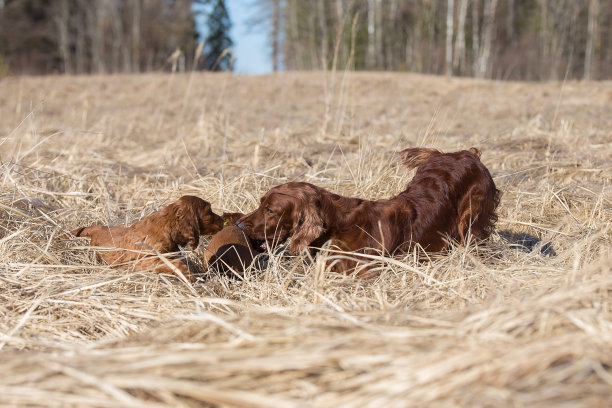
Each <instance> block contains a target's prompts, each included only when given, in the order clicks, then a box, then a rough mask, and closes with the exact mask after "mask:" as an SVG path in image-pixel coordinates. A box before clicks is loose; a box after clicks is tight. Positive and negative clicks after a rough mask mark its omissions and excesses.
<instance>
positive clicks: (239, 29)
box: [198, 0, 272, 74]
mask: <svg viewBox="0 0 612 408" xmlns="http://www.w3.org/2000/svg"><path fill="white" fill-rule="evenodd" d="M255 3H256V2H255V1H254V0H225V5H226V7H227V9H228V13H229V16H230V19H231V20H232V24H233V25H232V30H231V31H230V35H231V37H232V40H234V55H235V56H236V65H235V66H234V72H236V73H238V74H266V73H269V72H272V61H271V58H270V46H269V44H268V40H267V33H266V31H265V25H256V26H253V24H251V22H250V19H252V18H253V16H256V14H257V5H256V4H255ZM198 20H200V21H198V24H199V25H201V24H203V23H205V19H198ZM202 20H204V21H202Z"/></svg>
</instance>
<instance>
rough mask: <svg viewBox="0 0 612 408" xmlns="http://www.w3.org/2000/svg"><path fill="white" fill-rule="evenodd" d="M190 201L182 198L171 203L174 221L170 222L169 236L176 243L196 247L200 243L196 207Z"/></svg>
mask: <svg viewBox="0 0 612 408" xmlns="http://www.w3.org/2000/svg"><path fill="white" fill-rule="evenodd" d="M191 204H192V203H191V202H189V201H187V202H184V201H182V200H179V201H177V202H176V203H174V204H172V207H173V208H172V209H173V213H174V214H173V216H174V222H171V228H170V238H171V239H172V241H174V242H175V243H177V244H178V245H181V246H185V245H187V244H189V245H190V246H191V249H196V247H197V246H198V244H199V243H200V226H199V219H198V216H197V214H196V208H194V206H193V205H191Z"/></svg>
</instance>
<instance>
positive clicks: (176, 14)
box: [0, 0, 612, 81]
mask: <svg viewBox="0 0 612 408" xmlns="http://www.w3.org/2000/svg"><path fill="white" fill-rule="evenodd" d="M199 7H200V8H199ZM243 7H246V8H248V12H249V13H251V14H252V21H253V27H252V30H262V31H265V32H266V34H267V35H268V39H269V50H268V51H269V58H270V60H271V62H272V66H273V70H274V71H280V70H285V71H293V70H323V69H349V70H370V71H409V72H419V73H428V74H440V75H454V76H473V77H477V78H492V79H512V80H531V81H534V80H535V81H537V80H561V79H568V78H571V79H609V78H610V77H611V73H612V29H610V27H611V26H612V0H584V1H583V0H307V1H304V0H251V1H245V2H244V6H243ZM218 9H221V11H222V16H221V17H220V18H219V14H215V13H216V12H215V11H214V10H218ZM202 10H207V11H202ZM223 12H224V13H225V15H224V16H223ZM198 13H208V16H207V17H206V21H207V26H208V29H209V31H210V30H213V29H214V30H216V35H217V39H218V41H219V42H218V45H217V46H216V47H213V48H215V50H214V52H213V51H211V50H210V49H209V50H208V51H207V49H206V48H205V49H204V50H202V49H198V43H199V42H201V41H202V40H207V39H208V38H201V36H199V35H198V30H197V27H196V23H195V15H196V14H198ZM230 27H231V16H229V15H227V10H226V8H225V2H224V1H223V0H197V1H192V0H125V1H123V0H103V1H96V2H90V1H85V0H56V1H52V0H3V1H0V73H1V72H5V73H9V72H10V73H14V74H20V73H26V74H48V73H65V74H84V73H116V72H150V71H168V70H172V69H174V70H179V71H180V70H189V69H193V68H195V69H215V70H218V69H220V68H221V69H230V70H231V68H232V64H231V63H230V61H231V55H229V49H230V48H231V46H232V41H231V39H230V36H229V28H230ZM220 39H221V40H220ZM204 43H205V45H206V46H207V47H210V46H211V45H210V43H209V42H207V41H204ZM223 47H225V49H223ZM224 51H225V54H223V52H224ZM201 56H203V57H204V58H202V59H201V61H199V62H198V61H196V62H198V63H197V64H194V58H195V57H197V59H198V60H200V57H201ZM219 57H222V58H224V59H225V60H226V61H225V63H224V64H216V59H218V58H219Z"/></svg>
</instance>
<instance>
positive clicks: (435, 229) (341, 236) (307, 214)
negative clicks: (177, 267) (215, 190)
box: [236, 148, 500, 272]
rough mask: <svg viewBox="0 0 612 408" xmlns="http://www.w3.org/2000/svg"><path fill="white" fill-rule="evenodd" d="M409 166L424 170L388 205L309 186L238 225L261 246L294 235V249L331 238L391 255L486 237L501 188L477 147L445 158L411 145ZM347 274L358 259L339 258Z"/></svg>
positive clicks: (279, 192) (268, 202)
mask: <svg viewBox="0 0 612 408" xmlns="http://www.w3.org/2000/svg"><path fill="white" fill-rule="evenodd" d="M400 155H401V157H402V159H403V162H404V164H405V165H406V166H408V167H409V168H413V167H418V169H417V172H416V174H415V176H414V178H413V179H412V181H411V182H410V183H408V185H407V186H406V189H405V190H404V191H403V192H402V193H400V194H398V195H397V196H395V197H392V198H390V199H388V200H376V201H369V200H363V199H360V198H349V197H342V196H339V195H337V194H333V193H330V192H329V191H327V190H325V189H323V188H320V187H317V186H315V185H312V184H308V183H299V182H292V183H287V184H282V185H280V186H277V187H274V188H272V189H271V190H270V191H268V192H267V193H266V194H265V195H264V196H263V197H262V198H261V203H260V205H259V208H257V209H256V210H255V211H253V212H252V213H250V214H247V215H245V216H244V217H242V218H241V219H240V220H238V221H237V223H236V224H237V225H238V226H239V227H240V228H242V229H243V231H244V232H245V233H246V235H247V236H248V237H249V238H251V239H252V240H254V241H259V242H262V243H263V246H264V247H265V246H273V245H275V244H279V243H282V242H284V241H285V240H286V239H287V238H289V237H291V245H290V250H291V251H299V250H302V249H304V248H306V247H307V246H310V247H313V248H315V249H316V248H320V247H321V246H322V245H323V244H324V243H325V242H327V241H330V240H331V243H332V245H333V246H335V247H336V248H339V249H342V250H344V251H360V252H362V253H366V254H368V253H369V254H379V253H381V252H382V253H385V254H393V253H398V252H399V253H403V252H407V251H409V250H410V249H411V248H412V247H413V246H414V245H415V244H419V245H420V246H421V247H422V248H423V249H425V250H426V251H441V250H443V249H445V248H446V247H447V246H448V241H447V237H450V238H451V239H453V240H456V241H459V242H460V243H462V244H463V243H465V241H466V239H467V237H468V234H470V235H471V237H473V238H474V239H476V240H481V239H484V238H487V237H488V236H489V234H490V233H491V231H492V229H493V226H494V224H495V221H496V220H497V216H496V214H495V209H496V207H497V205H498V203H499V196H500V194H499V191H498V190H497V188H496V187H495V183H494V182H493V179H492V178H491V175H490V173H489V171H488V170H487V168H486V167H485V166H484V165H483V164H482V163H481V161H480V152H479V151H478V150H476V149H473V148H472V149H470V150H469V151H467V150H464V151H460V152H455V153H441V152H439V151H438V150H435V149H425V148H411V149H406V150H403V151H402V152H400ZM336 265H337V266H336V268H335V269H336V270H338V271H342V272H346V271H348V270H350V269H353V268H355V267H356V265H357V264H356V262H355V261H341V262H340V263H339V264H336Z"/></svg>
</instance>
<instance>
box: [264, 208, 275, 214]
mask: <svg viewBox="0 0 612 408" xmlns="http://www.w3.org/2000/svg"><path fill="white" fill-rule="evenodd" d="M265 211H266V214H270V215H272V214H274V211H272V210H271V209H270V208H269V207H266V209H265Z"/></svg>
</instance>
